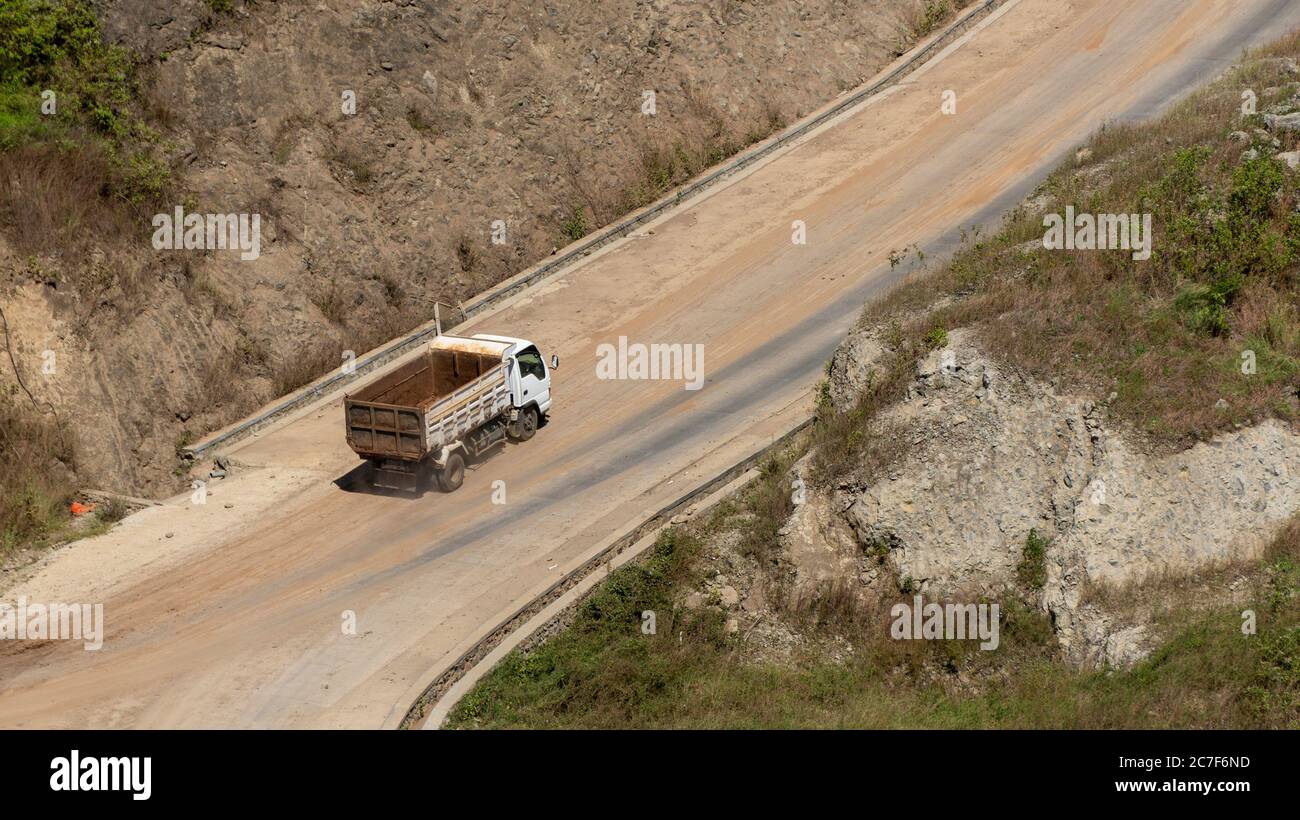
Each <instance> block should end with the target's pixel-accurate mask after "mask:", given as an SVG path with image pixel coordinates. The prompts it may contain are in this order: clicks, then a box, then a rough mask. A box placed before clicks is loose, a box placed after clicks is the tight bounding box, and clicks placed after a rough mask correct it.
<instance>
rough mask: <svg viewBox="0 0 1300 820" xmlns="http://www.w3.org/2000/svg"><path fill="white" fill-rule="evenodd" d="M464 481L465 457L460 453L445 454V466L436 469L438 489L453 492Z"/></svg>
mask: <svg viewBox="0 0 1300 820" xmlns="http://www.w3.org/2000/svg"><path fill="white" fill-rule="evenodd" d="M464 483H465V459H464V458H462V457H461V455H460V453H452V454H451V455H449V456H447V466H445V467H443V468H442V469H441V470H439V471H438V489H440V490H442V491H443V492H444V493H450V492H455V491H456V490H459V489H460V485H462V484H464Z"/></svg>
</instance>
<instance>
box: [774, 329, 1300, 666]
mask: <svg viewBox="0 0 1300 820" xmlns="http://www.w3.org/2000/svg"><path fill="white" fill-rule="evenodd" d="M855 335H861V334H855ZM872 345H873V343H870V342H863V341H861V340H860V339H859V340H857V341H855V340H854V339H852V338H851V339H850V341H849V342H848V343H846V345H845V347H844V349H843V351H859V352H863V351H865V352H868V353H870V352H871V351H873V350H878V347H873V346H872ZM843 351H842V352H843ZM849 359H852V355H851V353H850V354H846V355H844V356H841V357H837V359H836V367H837V368H840V367H843V368H844V369H843V370H842V371H841V373H840V374H839V375H840V377H841V383H842V385H844V386H845V387H849V386H852V385H854V384H859V383H861V382H862V380H863V379H864V378H865V376H863V375H862V374H863V373H865V372H866V371H867V370H869V367H870V362H863V361H861V360H858V361H848V360H849ZM881 421H882V422H884V423H885V424H888V425H891V426H892V427H894V428H895V429H899V430H902V431H903V433H904V435H905V436H906V439H907V442H908V444H909V448H908V450H907V452H906V454H905V455H904V456H903V457H902V459H901V460H899V461H898V462H896V463H895V464H894V465H892V467H891V468H890V469H889V470H888V474H887V475H885V476H877V477H875V480H874V481H872V482H870V483H869V484H868V485H867V486H866V487H865V489H849V490H841V491H838V492H837V493H836V496H837V497H836V498H833V499H821V500H818V501H815V502H809V503H808V504H806V505H805V506H804V507H803V508H800V509H799V510H798V511H796V513H795V516H794V517H793V518H792V520H791V524H790V525H789V526H788V527H787V534H788V536H789V537H788V539H787V547H788V549H789V551H790V554H791V558H792V561H794V562H795V563H796V565H801V568H800V572H801V573H805V574H809V573H811V574H817V573H819V572H820V570H819V569H818V568H819V566H820V565H821V564H823V563H825V562H826V561H827V560H828V559H827V556H832V555H838V556H844V555H847V554H848V553H847V551H846V550H845V548H844V544H843V542H842V538H841V537H839V536H837V535H834V533H836V532H837V530H836V525H835V524H833V523H832V524H826V523H813V522H809V521H806V520H804V519H805V518H807V517H809V516H816V517H817V518H818V519H819V520H820V519H821V518H822V517H824V516H825V517H830V518H834V517H835V512H834V511H835V510H842V511H843V514H842V517H843V521H844V522H846V523H847V524H848V525H849V526H850V527H851V528H852V531H853V532H854V533H855V535H856V540H857V542H858V544H859V545H860V549H859V551H860V552H861V551H864V550H865V551H867V552H872V551H875V552H877V553H883V554H884V560H885V563H886V565H888V566H889V567H890V568H891V569H892V570H893V571H894V572H896V573H897V576H898V577H899V578H910V579H912V580H913V581H914V582H915V583H917V584H919V585H920V587H921V588H922V589H934V590H936V591H939V592H945V591H956V590H972V589H980V590H985V591H989V592H992V593H994V594H996V592H997V591H998V590H1001V589H1006V588H1008V587H1010V586H1011V585H1013V584H1015V583H1016V568H1017V565H1018V563H1019V562H1020V560H1021V556H1022V551H1023V548H1024V545H1025V543H1026V539H1027V538H1028V536H1029V533H1030V530H1036V531H1037V533H1038V534H1039V536H1041V537H1043V538H1045V539H1050V546H1049V547H1048V549H1047V561H1046V570H1047V572H1046V584H1045V586H1044V588H1043V590H1042V593H1041V600H1040V603H1041V605H1042V606H1043V607H1044V609H1045V610H1047V611H1048V612H1050V613H1051V614H1052V616H1053V620H1054V623H1055V625H1056V629H1057V634H1058V638H1059V640H1060V643H1061V646H1062V648H1063V650H1064V651H1065V653H1066V655H1067V657H1069V658H1070V659H1072V660H1074V661H1075V662H1078V663H1084V664H1097V663H1101V662H1106V663H1110V664H1114V665H1124V664H1128V663H1131V662H1133V661H1134V660H1136V659H1137V658H1139V657H1141V655H1142V652H1143V639H1144V637H1145V634H1144V630H1143V629H1142V627H1141V626H1140V625H1133V624H1125V623H1119V622H1115V621H1113V620H1112V618H1111V617H1110V616H1109V615H1107V614H1106V613H1104V612H1101V611H1100V610H1098V609H1097V608H1096V607H1095V606H1092V605H1089V604H1086V603H1085V602H1083V601H1082V600H1081V592H1082V589H1083V584H1084V582H1085V580H1090V581H1092V582H1095V583H1101V584H1108V585H1123V584H1127V583H1132V582H1139V581H1141V580H1143V579H1145V578H1150V577H1152V576H1153V575H1158V574H1160V573H1164V572H1171V573H1174V574H1182V573H1194V572H1196V571H1197V570H1198V569H1205V568H1209V567H1213V566H1216V565H1220V564H1222V563H1224V562H1227V561H1230V560H1236V559H1243V558H1250V557H1253V556H1254V555H1255V554H1256V553H1257V552H1258V550H1259V549H1260V548H1262V547H1263V546H1264V545H1265V544H1266V543H1267V542H1268V540H1269V539H1271V538H1272V537H1273V535H1274V534H1275V533H1276V532H1277V530H1278V529H1279V528H1280V526H1281V525H1282V524H1283V523H1285V522H1286V521H1287V520H1288V519H1289V518H1290V517H1291V516H1292V515H1293V514H1294V512H1295V511H1296V510H1297V509H1300V436H1297V435H1296V433H1295V432H1294V431H1293V430H1291V429H1290V427H1289V426H1287V425H1285V424H1283V423H1281V422H1276V421H1270V422H1267V423H1264V424H1261V425H1258V426H1255V427H1251V428H1247V429H1243V430H1240V431H1236V432H1233V433H1230V434H1226V435H1222V436H1220V437H1218V438H1216V439H1215V440H1213V441H1211V442H1208V443H1203V444H1198V445H1196V446H1195V447H1192V448H1191V449H1189V450H1186V451H1184V452H1180V453H1177V454H1174V455H1170V456H1162V457H1153V456H1148V455H1146V454H1144V453H1142V452H1140V451H1139V450H1138V449H1136V448H1135V447H1134V446H1133V445H1132V444H1131V443H1130V441H1129V440H1128V439H1127V438H1126V437H1125V436H1124V435H1121V434H1120V433H1119V432H1118V431H1116V430H1114V429H1111V428H1110V427H1109V426H1108V425H1107V423H1106V413H1105V408H1104V407H1103V406H1100V405H1095V404H1093V403H1092V402H1090V401H1088V400H1087V399H1084V398H1080V397H1076V396H1066V395H1058V394H1057V393H1056V392H1055V391H1053V390H1052V389H1051V388H1050V387H1049V386H1046V385H1042V384H1039V383H1036V382H1033V381H1030V380H1027V379H1024V378H1021V377H1020V376H1018V375H1017V374H1015V373H1013V372H1008V371H1006V370H1004V369H1001V368H1000V367H999V366H998V365H996V364H995V363H994V362H993V361H991V360H990V359H988V358H987V357H985V356H984V355H983V354H982V353H981V352H980V351H979V349H978V348H977V346H976V345H975V343H974V340H973V337H972V334H971V333H970V332H969V331H964V330H958V331H954V332H952V333H951V334H950V335H949V344H948V346H947V347H946V348H944V349H942V350H936V351H933V352H932V353H931V354H929V355H928V356H927V357H925V358H924V359H923V360H922V361H921V362H920V363H919V365H918V367H917V373H916V379H915V382H914V383H913V385H912V386H911V388H910V389H909V391H908V394H907V396H906V397H905V399H904V400H903V401H901V402H900V403H898V404H897V405H895V406H894V407H892V408H890V410H889V411H888V412H887V413H885V414H884V416H883V417H882V419H881ZM828 533H830V535H828ZM839 560H840V563H841V564H843V563H844V560H845V559H844V558H842V557H841V558H840V559H839ZM863 580H864V581H869V580H871V579H867V578H863Z"/></svg>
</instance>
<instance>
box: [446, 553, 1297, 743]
mask: <svg viewBox="0 0 1300 820" xmlns="http://www.w3.org/2000/svg"><path fill="white" fill-rule="evenodd" d="M1290 538H1291V540H1290V541H1289V542H1288V543H1287V544H1286V546H1285V550H1286V551H1285V553H1284V554H1282V555H1278V556H1277V557H1274V558H1272V559H1270V560H1269V561H1268V562H1267V564H1266V566H1265V570H1264V573H1263V574H1264V577H1265V578H1266V580H1265V581H1262V582H1261V583H1260V584H1259V588H1258V591H1257V594H1256V600H1255V601H1254V602H1253V604H1252V606H1253V607H1255V608H1256V614H1257V616H1258V634H1255V635H1250V636H1247V635H1243V634H1242V632H1241V628H1240V627H1241V623H1242V618H1241V610H1240V609H1236V608H1220V609H1215V610H1212V611H1208V612H1204V613H1201V614H1199V615H1194V616H1188V615H1183V616H1181V617H1180V618H1179V620H1180V622H1181V623H1180V625H1179V626H1178V627H1177V628H1176V629H1175V630H1174V632H1173V634H1172V636H1171V637H1170V638H1169V639H1168V640H1167V641H1166V642H1164V643H1163V644H1162V645H1161V646H1159V647H1158V648H1157V649H1156V650H1155V651H1154V652H1153V653H1152V654H1151V656H1150V657H1149V658H1148V659H1147V660H1145V661H1143V662H1141V663H1139V664H1138V665H1136V666H1135V667H1133V668H1132V669H1130V670H1127V671H1115V670H1100V671H1079V670H1076V669H1074V668H1072V667H1070V666H1068V665H1066V664H1065V663H1063V662H1061V661H1059V660H1056V659H1054V658H1053V657H1052V654H1051V651H1050V645H1051V642H1052V634H1051V628H1050V625H1049V624H1047V623H1046V619H1045V618H1044V617H1043V616H1042V615H1040V614H1039V613H1038V612H1037V611H1035V610H1032V609H1031V608H1029V607H1027V606H1025V605H1022V604H1019V603H1017V602H1016V601H1015V600H1011V601H1010V602H1008V604H1007V605H1006V606H1005V607H1004V612H1003V615H1002V617H1003V620H1002V627H1001V635H1002V642H1003V645H1002V648H1001V649H999V650H998V651H997V652H993V653H982V652H979V651H978V650H977V649H974V647H973V646H971V645H970V644H969V642H966V643H964V644H963V642H952V641H949V642H935V643H930V644H925V643H922V642H906V641H885V640H880V639H879V637H878V636H879V634H880V633H883V632H884V631H885V630H886V629H887V625H888V622H887V620H885V619H883V618H879V617H876V618H874V619H869V620H868V621H867V622H866V626H867V627H868V628H866V629H864V630H863V631H861V632H860V633H859V634H858V636H857V637H850V640H851V641H852V642H853V643H854V644H855V652H854V654H853V656H852V657H851V658H849V659H848V660H847V661H845V662H840V663H835V662H830V661H827V660H825V659H824V658H821V657H819V656H818V655H817V654H816V653H815V652H812V651H810V652H808V653H806V654H805V655H803V656H801V657H797V658H796V659H795V660H794V661H792V662H790V663H780V664H778V663H770V662H767V663H754V662H751V661H749V660H748V659H747V653H746V651H745V649H744V648H743V646H742V645H741V643H740V642H739V641H738V640H737V639H736V638H734V637H731V636H728V635H727V634H726V633H725V630H724V629H723V621H722V616H721V615H719V614H717V613H712V614H709V613H704V614H694V613H685V612H682V611H680V610H675V609H674V608H673V605H672V601H673V597H672V590H673V588H674V586H677V585H679V584H681V583H682V582H683V581H684V579H689V578H690V577H691V575H690V564H691V559H692V558H693V557H695V556H696V555H698V554H699V551H700V550H701V549H702V543H701V541H700V540H698V538H696V537H695V536H692V535H690V534H687V533H683V532H681V531H670V532H669V533H668V534H666V535H665V536H664V537H663V538H661V539H660V541H659V542H658V543H657V544H656V546H655V548H654V552H653V554H652V556H651V557H650V558H649V560H648V561H646V563H645V564H644V565H636V564H633V565H629V566H627V567H624V568H622V569H620V570H618V571H617V572H615V573H614V574H613V575H612V576H611V577H610V579H609V580H608V581H607V582H605V583H604V584H602V585H601V586H600V587H599V588H598V589H597V591H596V592H595V593H594V594H593V596H592V597H591V598H589V599H588V600H587V601H586V602H585V603H584V604H583V606H582V609H581V610H580V611H579V613H578V614H577V616H576V618H575V621H574V623H573V624H572V625H571V626H570V627H569V628H568V629H566V630H564V631H563V632H561V633H560V634H558V635H556V636H555V637H553V638H551V639H550V640H549V641H548V642H547V643H545V644H543V645H541V646H540V647H538V648H537V649H535V650H533V651H532V652H529V653H521V652H514V653H512V654H511V655H509V656H508V657H507V658H506V659H505V660H504V661H503V662H502V663H501V664H500V665H498V666H497V667H496V668H495V669H493V670H492V672H491V673H489V674H488V676H487V677H485V678H484V680H483V681H482V682H481V683H480V684H479V685H478V686H476V687H475V688H474V689H473V690H472V691H471V692H470V693H469V694H468V695H467V696H466V697H465V698H464V699H463V700H462V701H461V702H460V703H459V704H458V705H457V706H456V708H455V709H454V710H453V712H452V715H451V717H450V719H449V726H450V727H452V728H521V727H531V728H540V727H545V728H604V729H612V728H670V727H671V728H800V727H803V728H1094V729H1095V728H1188V727H1211V728H1222V727H1235V728H1247V727H1272V728H1300V608H1298V607H1297V600H1296V585H1297V572H1296V567H1297V566H1300V562H1298V560H1297V555H1300V549H1297V540H1296V539H1295V538H1294V537H1293V536H1291V537H1290ZM647 609H650V610H654V611H656V613H657V615H658V630H657V634H655V635H645V634H643V633H642V632H641V629H640V623H641V619H640V615H639V613H641V612H643V611H645V610H647ZM869 633H870V634H874V635H876V636H877V637H876V638H875V639H872V638H871V637H866V636H868V634H869ZM958 672H961V673H964V678H966V679H967V680H974V681H976V682H977V683H976V685H975V686H970V685H968V684H964V683H959V682H958V678H957V673H958Z"/></svg>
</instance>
